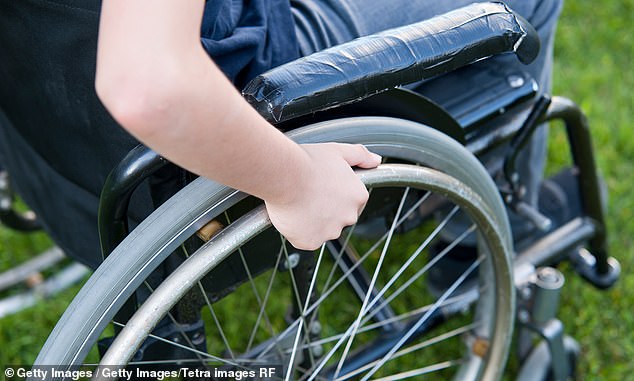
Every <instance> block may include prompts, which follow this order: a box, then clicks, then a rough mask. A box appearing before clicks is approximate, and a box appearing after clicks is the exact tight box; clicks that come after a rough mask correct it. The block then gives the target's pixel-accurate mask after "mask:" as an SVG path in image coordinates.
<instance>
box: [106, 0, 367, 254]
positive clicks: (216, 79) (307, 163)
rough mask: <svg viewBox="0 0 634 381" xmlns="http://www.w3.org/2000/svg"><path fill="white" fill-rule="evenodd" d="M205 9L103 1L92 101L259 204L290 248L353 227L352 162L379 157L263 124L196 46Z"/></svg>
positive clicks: (360, 192) (357, 187)
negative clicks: (301, 141)
mask: <svg viewBox="0 0 634 381" xmlns="http://www.w3.org/2000/svg"><path fill="white" fill-rule="evenodd" d="M203 5H204V2H203V1H202V0H188V1H178V2H177V1H173V0H135V1H129V0H104V2H103V6H102V15H101V24H100V34H99V46H98V55H97V79H96V88H97V92H98V94H99V97H100V98H101V100H102V101H103V103H104V105H105V106H106V108H107V109H108V110H109V111H110V113H111V114H112V115H113V117H114V118H115V119H116V120H117V121H118V122H119V123H120V124H121V125H122V126H123V127H124V128H126V129H127V130H128V131H129V132H130V133H131V134H132V135H134V136H135V137H136V138H138V139H139V140H140V141H142V142H143V143H145V144H146V145H148V146H149V147H151V148H153V149H154V150H156V151H157V152H159V153H161V154H162V155H164V156H165V157H167V158H168V159H170V160H171V161H173V162H174V163H176V164H178V165H180V166H182V167H184V168H187V169H188V170H190V171H192V172H194V173H197V174H199V175H202V176H205V177H208V178H212V179H214V180H217V181H219V182H221V183H224V184H227V185H229V186H231V187H234V188H237V189H240V190H242V191H245V192H247V193H250V194H253V195H255V196H257V197H260V198H262V199H263V200H264V201H265V202H266V204H267V208H268V211H269V215H270V216H271V220H272V221H273V223H274V224H275V225H276V227H277V228H278V230H280V232H282V233H283V234H284V235H285V236H286V237H287V238H288V239H289V240H290V241H291V243H293V244H295V246H297V247H298V248H305V249H312V248H315V246H316V245H318V244H320V243H321V242H323V241H324V240H326V239H331V238H334V236H335V235H337V234H338V233H339V232H340V231H341V228H342V227H343V226H345V225H349V224H351V223H354V221H355V220H356V217H357V214H358V212H359V210H360V209H361V208H362V207H363V205H364V204H365V202H366V200H367V192H366V191H365V189H364V188H363V185H362V184H361V183H360V182H359V180H358V179H357V178H356V176H355V175H354V174H353V172H352V170H351V168H350V166H351V165H353V166H354V165H358V166H362V167H373V166H376V165H377V164H378V158H377V157H376V156H375V155H371V154H369V153H368V152H367V151H366V150H365V149H363V148H362V147H360V146H349V145H339V144H337V145H335V144H327V145H310V146H300V145H297V144H295V143H293V142H292V141H290V140H289V139H288V138H286V137H285V136H284V135H283V134H282V133H280V132H279V131H278V130H277V129H275V128H274V127H273V126H271V125H270V124H268V123H267V122H266V121H265V120H264V119H263V118H261V117H260V116H259V115H258V114H257V113H256V112H255V111H254V110H253V109H252V108H251V107H250V106H249V105H248V104H247V103H246V102H245V101H244V100H243V99H242V97H241V96H240V94H239V93H238V92H237V91H236V90H235V88H234V87H233V86H232V84H231V83H230V82H229V81H228V80H227V79H226V77H225V76H224V74H223V73H222V72H221V71H220V70H219V69H218V68H217V67H216V66H215V65H214V64H213V62H212V61H211V60H210V59H209V57H208V56H207V54H206V52H205V51H204V50H203V48H202V46H201V44H200V40H199V33H200V32H199V31H200V22H201V19H202V11H203ZM333 182H334V183H335V184H334V185H336V187H334V186H332V185H328V183H333ZM344 187H345V188H344ZM342 189H345V190H344V191H342ZM333 192H334V193H335V194H336V196H335V197H334V198H333ZM319 194H321V195H319ZM324 195H328V197H325V196H324ZM326 204H329V205H326ZM333 204H334V207H333ZM329 208H330V209H332V210H330V211H329Z"/></svg>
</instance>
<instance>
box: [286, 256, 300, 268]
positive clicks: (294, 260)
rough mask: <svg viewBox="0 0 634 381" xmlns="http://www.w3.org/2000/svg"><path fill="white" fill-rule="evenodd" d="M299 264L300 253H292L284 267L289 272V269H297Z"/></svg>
mask: <svg viewBox="0 0 634 381" xmlns="http://www.w3.org/2000/svg"><path fill="white" fill-rule="evenodd" d="M298 264H299V254H298V253H292V254H290V255H289V256H288V258H287V259H286V261H284V267H285V268H286V269H287V270H289V269H294V268H295V267H297V265H298Z"/></svg>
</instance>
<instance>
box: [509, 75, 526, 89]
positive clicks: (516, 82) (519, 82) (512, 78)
mask: <svg viewBox="0 0 634 381" xmlns="http://www.w3.org/2000/svg"><path fill="white" fill-rule="evenodd" d="M507 80H508V82H509V85H511V87H512V88H514V89H517V88H518V87H522V86H523V85H524V78H522V77H520V76H519V75H509V76H508V78H507Z"/></svg>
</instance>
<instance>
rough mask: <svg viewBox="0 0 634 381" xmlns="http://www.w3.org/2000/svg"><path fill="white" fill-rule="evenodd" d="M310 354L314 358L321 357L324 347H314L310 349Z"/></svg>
mask: <svg viewBox="0 0 634 381" xmlns="http://www.w3.org/2000/svg"><path fill="white" fill-rule="evenodd" d="M310 352H311V353H312V354H313V356H315V357H321V356H323V354H324V347H323V346H321V345H315V346H313V347H310Z"/></svg>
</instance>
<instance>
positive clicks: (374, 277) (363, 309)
mask: <svg viewBox="0 0 634 381" xmlns="http://www.w3.org/2000/svg"><path fill="white" fill-rule="evenodd" d="M409 191H410V188H409V187H407V188H405V191H404V192H403V197H401V201H400V203H399V205H398V209H397V210H396V215H395V216H394V221H393V222H392V227H391V228H390V231H389V234H388V237H387V239H386V240H385V244H384V245H383V249H382V250H381V256H380V257H379V261H378V262H377V264H376V268H375V269H374V274H373V275H372V280H371V281H370V285H369V286H368V291H367V292H366V297H365V299H364V300H363V304H362V305H361V310H360V311H359V315H358V316H357V318H356V319H355V321H354V323H352V326H353V328H352V333H351V335H350V337H349V338H348V342H347V343H346V346H345V348H344V350H343V354H342V356H341V359H339V363H338V364H337V369H336V370H335V376H334V378H337V376H338V375H339V372H341V367H342V366H343V363H344V361H345V359H346V357H347V356H348V352H349V351H350V348H351V347H352V342H353V341H354V338H355V336H356V334H357V330H358V329H359V325H360V324H361V319H362V318H363V316H364V315H365V314H366V312H367V311H368V303H369V302H370V297H371V296H372V292H371V290H373V289H374V285H375V284H376V281H377V279H378V278H379V273H380V271H381V267H382V265H383V261H384V259H385V255H386V254H387V249H388V247H390V243H391V242H392V237H393V236H394V231H395V230H396V223H397V222H398V220H399V217H400V216H401V212H402V211H403V206H404V205H405V200H406V199H407V195H408V194H409Z"/></svg>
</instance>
